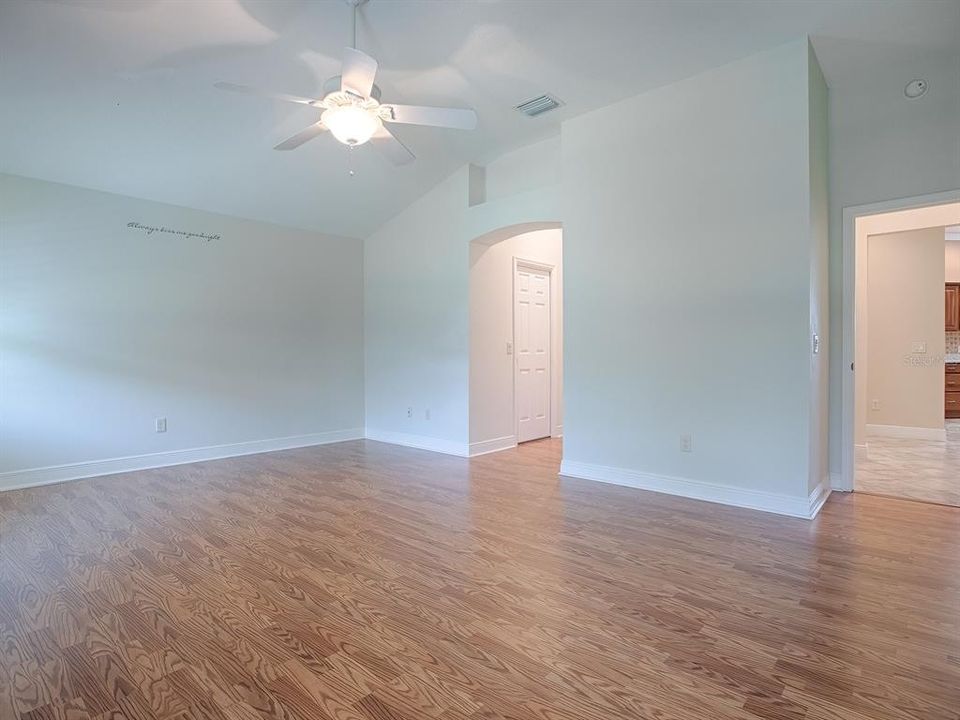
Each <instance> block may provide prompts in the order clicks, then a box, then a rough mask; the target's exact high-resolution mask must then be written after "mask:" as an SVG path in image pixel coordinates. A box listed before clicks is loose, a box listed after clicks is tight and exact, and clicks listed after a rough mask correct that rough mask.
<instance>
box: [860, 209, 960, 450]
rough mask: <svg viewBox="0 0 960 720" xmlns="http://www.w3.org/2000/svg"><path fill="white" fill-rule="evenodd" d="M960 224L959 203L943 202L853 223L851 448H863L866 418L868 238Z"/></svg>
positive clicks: (863, 218)
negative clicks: (854, 230)
mask: <svg viewBox="0 0 960 720" xmlns="http://www.w3.org/2000/svg"><path fill="white" fill-rule="evenodd" d="M958 223H960V203H946V204H944V205H934V206H931V207H923V208H915V209H913V210H899V211H897V212H890V213H881V214H879V215H869V216H866V217H862V218H858V219H857V221H856V243H855V255H856V259H855V266H856V270H855V273H856V279H855V288H856V300H855V303H856V306H855V320H854V335H855V350H854V353H855V355H854V359H855V363H856V364H855V367H856V370H857V371H856V373H855V375H854V445H856V446H857V447H859V448H863V447H865V445H866V442H867V440H866V433H867V423H868V422H869V421H870V420H869V419H868V415H869V411H868V409H867V408H868V400H867V376H868V374H869V360H868V358H867V334H868V333H867V328H868V326H869V308H868V304H867V283H868V278H867V237H868V236H870V235H882V234H884V233H892V232H902V231H904V230H919V229H922V228H933V227H940V228H941V231H942V226H948V225H956V224H958Z"/></svg>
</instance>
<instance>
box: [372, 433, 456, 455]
mask: <svg viewBox="0 0 960 720" xmlns="http://www.w3.org/2000/svg"><path fill="white" fill-rule="evenodd" d="M364 436H365V437H366V438H367V440H376V441H377V442H383V443H389V444H390V445H402V446H404V447H411V448H417V449H419V450H430V451H431V452H438V453H443V454H444V455H456V456H458V457H469V455H470V446H469V445H468V444H467V443H459V442H455V441H453V440H443V439H441V438H435V437H429V436H427V435H410V434H408V433H398V432H390V431H389V430H377V429H376V428H367V429H366V432H365V433H364Z"/></svg>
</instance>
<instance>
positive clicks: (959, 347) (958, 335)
mask: <svg viewBox="0 0 960 720" xmlns="http://www.w3.org/2000/svg"><path fill="white" fill-rule="evenodd" d="M957 353H960V332H948V333H947V355H956V354H957Z"/></svg>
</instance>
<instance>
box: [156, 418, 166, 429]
mask: <svg viewBox="0 0 960 720" xmlns="http://www.w3.org/2000/svg"><path fill="white" fill-rule="evenodd" d="M155 426H156V428H157V432H158V433H161V432H166V431H167V419H166V418H157V419H156V421H155Z"/></svg>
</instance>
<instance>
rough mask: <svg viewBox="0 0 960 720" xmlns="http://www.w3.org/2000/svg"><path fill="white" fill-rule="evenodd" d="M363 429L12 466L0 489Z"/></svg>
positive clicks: (351, 435) (329, 438)
mask: <svg viewBox="0 0 960 720" xmlns="http://www.w3.org/2000/svg"><path fill="white" fill-rule="evenodd" d="M362 438H363V430H362V429H360V428H351V429H348V430H330V431H327V432H319V433H310V434H308V435H292V436H290V437H282V438H270V439H268V440H251V441H249V442H240V443H228V444H226V445H210V446H208V447H199V448H190V449H188V450H168V451H166V452H158V453H149V454H147V455H130V456H127V457H119V458H110V459H107V460H90V461H87V462H79V463H69V464H67V465H53V466H50V467H41V468H30V469H28V470H13V471H10V472H5V473H0V491H3V490H17V489H20V488H27V487H35V486H37V485H50V484H52V483H59V482H66V481H67V480H80V479H82V478H89V477H97V476H98V475H115V474H116V473H123V472H132V471H134V470H148V469H150V468H158V467H167V466H169V465H183V464H186V463H194V462H201V461H203V460H219V459H222V458H228V457H237V456H240V455H255V454H257V453H264V452H273V451H275V450H290V449H293V448H299V447H309V446H311V445H327V444H329V443H336V442H343V441H345V440H360V439H362Z"/></svg>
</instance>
